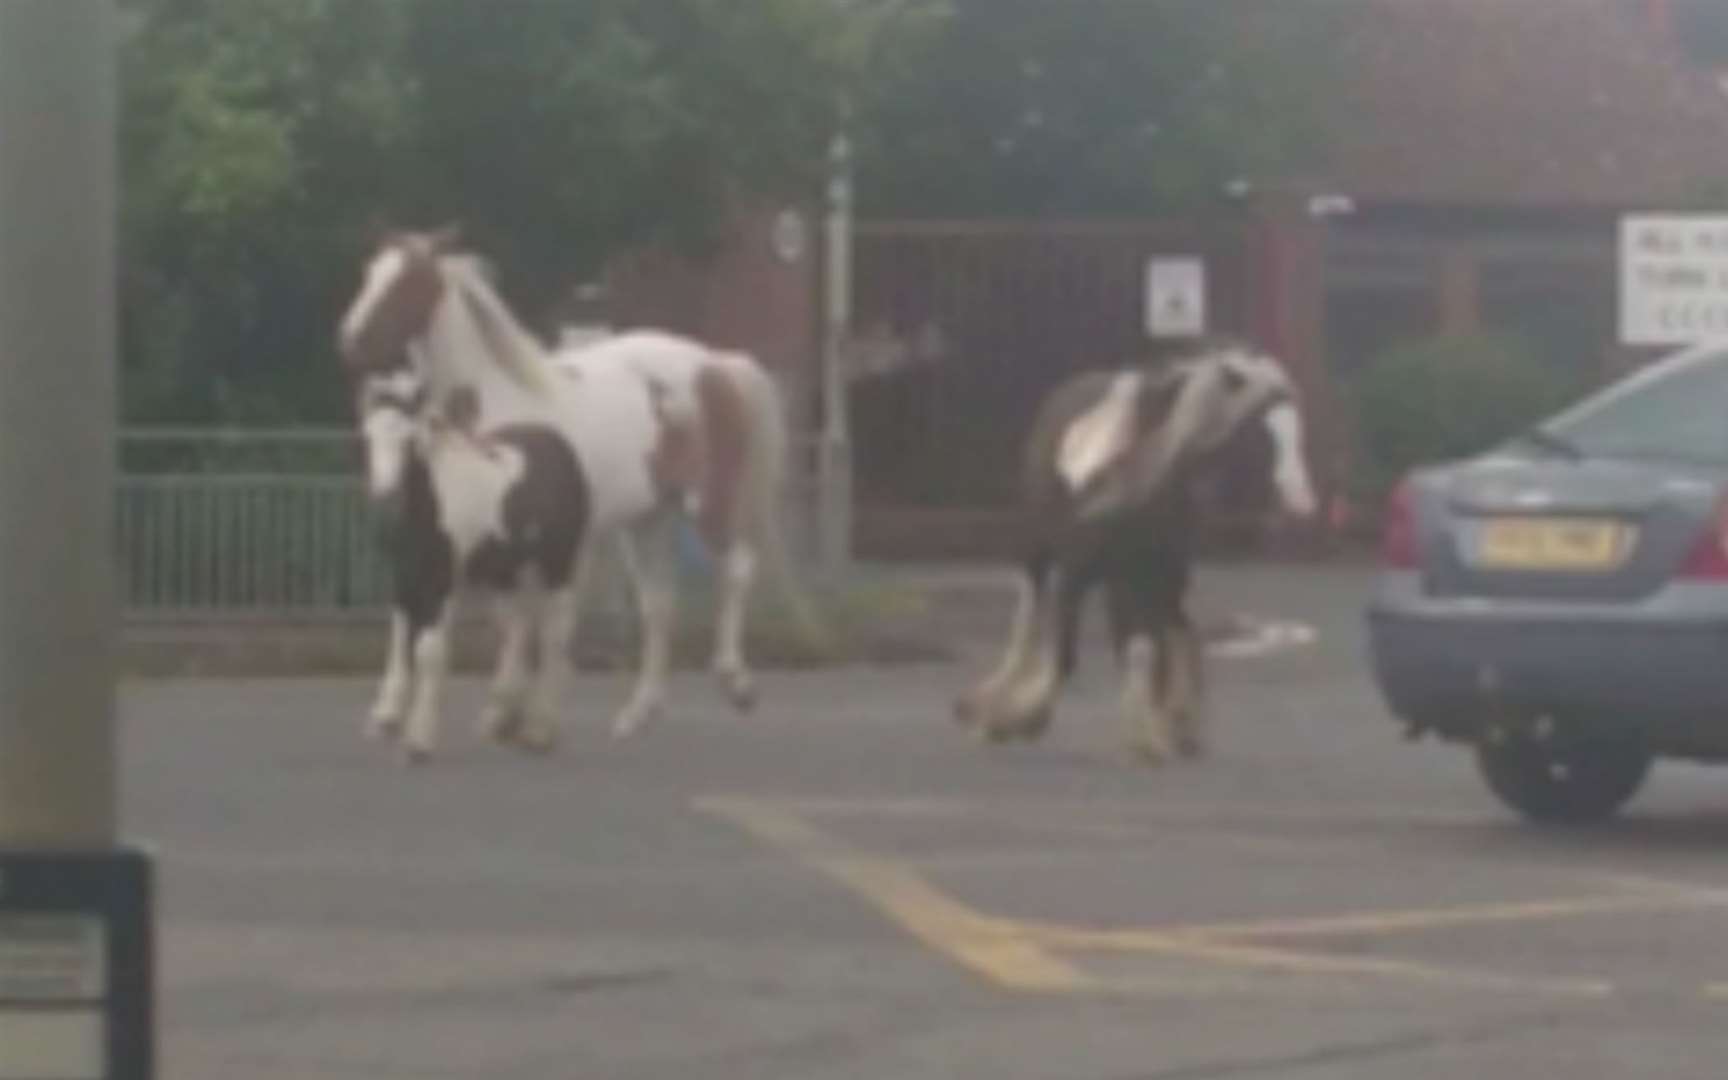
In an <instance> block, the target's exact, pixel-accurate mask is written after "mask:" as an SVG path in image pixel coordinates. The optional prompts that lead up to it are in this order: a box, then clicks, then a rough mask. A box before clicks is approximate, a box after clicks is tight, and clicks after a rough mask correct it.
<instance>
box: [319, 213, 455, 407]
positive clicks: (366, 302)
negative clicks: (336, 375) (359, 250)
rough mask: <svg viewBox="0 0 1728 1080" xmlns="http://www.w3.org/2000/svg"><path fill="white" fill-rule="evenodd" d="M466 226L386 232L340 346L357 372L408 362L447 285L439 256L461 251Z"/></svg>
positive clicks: (351, 307) (339, 337)
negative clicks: (410, 349)
mask: <svg viewBox="0 0 1728 1080" xmlns="http://www.w3.org/2000/svg"><path fill="white" fill-rule="evenodd" d="M460 242H461V229H460V227H459V226H455V225H450V226H446V227H445V228H442V229H437V230H434V231H431V232H402V231H392V232H385V233H383V234H382V235H381V236H380V237H379V238H378V241H377V243H376V245H375V247H374V249H373V252H372V255H371V258H370V259H369V260H368V261H367V263H366V270H365V273H364V275H363V277H362V280H361V284H360V291H359V293H358V294H357V295H356V296H355V297H354V301H353V302H352V303H351V304H350V305H349V306H348V311H347V312H346V314H344V315H343V317H342V324H341V329H340V331H339V332H338V334H337V346H338V348H339V350H340V352H341V354H342V362H343V365H344V367H345V368H346V369H347V370H348V372H349V374H350V375H351V376H354V377H359V376H364V375H367V374H373V373H377V372H383V371H391V370H395V369H397V368H401V367H403V366H405V365H406V364H407V362H408V348H409V345H410V344H411V343H412V342H413V341H415V340H416V339H419V338H423V337H424V336H425V335H426V333H427V331H428V330H429V329H430V327H431V323H432V317H433V314H434V313H435V312H436V311H437V310H438V305H439V304H440V303H442V302H443V300H444V295H445V292H446V289H447V286H446V284H445V281H444V275H443V273H442V270H441V269H440V265H439V260H440V259H441V258H442V257H443V256H445V255H447V254H450V253H452V252H453V251H455V250H456V248H457V246H458V245H459V244H460Z"/></svg>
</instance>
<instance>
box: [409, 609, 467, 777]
mask: <svg viewBox="0 0 1728 1080" xmlns="http://www.w3.org/2000/svg"><path fill="white" fill-rule="evenodd" d="M454 608H455V603H454V599H453V598H446V599H445V600H444V602H443V603H442V604H440V605H439V607H438V610H437V612H436V613H435V614H434V615H433V617H432V618H431V619H429V620H427V621H426V622H425V623H422V624H419V625H417V626H416V627H415V628H414V630H413V656H414V683H415V687H414V706H413V708H412V709H411V710H409V714H408V729H407V732H406V734H405V735H404V737H403V740H402V752H403V759H404V761H405V762H406V763H407V764H409V765H419V764H422V763H424V762H425V761H426V760H427V759H429V758H430V757H431V756H432V748H433V745H434V744H435V743H436V742H437V739H438V709H439V705H440V700H441V698H442V697H443V692H444V682H445V677H446V675H447V674H448V669H449V664H450V627H451V623H452V621H453V619H454Z"/></svg>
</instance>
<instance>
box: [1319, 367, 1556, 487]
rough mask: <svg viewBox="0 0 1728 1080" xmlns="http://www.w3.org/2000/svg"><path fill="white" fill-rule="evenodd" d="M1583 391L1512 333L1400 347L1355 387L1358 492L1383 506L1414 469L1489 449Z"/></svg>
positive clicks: (1370, 369) (1364, 376)
mask: <svg viewBox="0 0 1728 1080" xmlns="http://www.w3.org/2000/svg"><path fill="white" fill-rule="evenodd" d="M1578 389H1580V388H1579V387H1576V386H1574V385H1572V384H1571V382H1570V381H1569V380H1567V379H1565V378H1563V377H1561V376H1560V375H1558V374H1556V373H1555V371H1554V370H1553V369H1552V368H1550V367H1548V366H1545V365H1544V364H1542V363H1541V361H1540V360H1538V359H1537V357H1536V355H1535V353H1533V352H1532V351H1531V350H1530V348H1529V347H1528V346H1527V345H1525V344H1524V343H1523V341H1522V340H1521V339H1519V338H1517V337H1515V336H1512V335H1508V334H1502V333H1482V334H1474V335H1456V336H1442V337H1432V338H1426V339H1423V340H1421V341H1415V342H1410V343H1407V344H1404V345H1399V346H1395V347H1393V348H1392V349H1389V350H1388V351H1386V352H1385V353H1383V354H1382V355H1381V356H1380V357H1379V358H1377V359H1376V360H1375V362H1374V363H1373V364H1372V365H1371V366H1370V368H1369V369H1368V371H1367V372H1366V373H1364V375H1363V376H1362V378H1361V380H1360V381H1359V382H1358V384H1357V385H1356V387H1355V395H1354V396H1355V400H1354V406H1355V414H1356V439H1357V455H1356V456H1357V462H1356V464H1357V479H1358V483H1357V485H1356V486H1357V488H1358V491H1357V493H1358V494H1359V495H1362V496H1365V497H1368V498H1374V499H1377V498H1379V497H1381V496H1383V495H1384V494H1385V493H1386V492H1387V491H1388V490H1390V488H1391V486H1392V485H1393V484H1394V483H1396V482H1397V479H1398V478H1399V477H1400V476H1401V475H1403V473H1404V472H1405V471H1406V470H1408V469H1409V468H1411V467H1412V466H1415V465H1420V464H1426V463H1432V462H1440V461H1446V460H1450V459H1455V458H1459V457H1464V456H1468V455H1470V454H1475V453H1480V452H1482V451H1484V450H1487V449H1489V448H1490V447H1492V446H1493V445H1494V444H1495V443H1497V442H1500V441H1501V440H1504V439H1506V438H1508V437H1509V436H1511V435H1514V434H1516V433H1517V432H1518V431H1520V430H1522V429H1523V428H1525V427H1528V426H1529V425H1530V424H1532V423H1534V422H1536V421H1538V420H1540V419H1541V418H1542V417H1543V416H1544V415H1546V414H1548V413H1549V412H1552V411H1553V410H1555V409H1557V408H1559V407H1560V406H1561V405H1563V404H1565V403H1566V401H1568V400H1569V399H1570V398H1571V397H1572V396H1573V395H1574V394H1575V393H1576V392H1577V390H1578Z"/></svg>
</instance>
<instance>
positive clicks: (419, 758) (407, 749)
mask: <svg viewBox="0 0 1728 1080" xmlns="http://www.w3.org/2000/svg"><path fill="white" fill-rule="evenodd" d="M399 760H400V761H401V763H402V767H403V768H405V769H418V768H421V767H422V766H425V765H427V764H430V763H431V761H432V751H431V750H429V749H427V748H426V747H424V746H404V747H403V748H402V753H401V755H400V759H399Z"/></svg>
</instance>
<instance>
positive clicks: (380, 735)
mask: <svg viewBox="0 0 1728 1080" xmlns="http://www.w3.org/2000/svg"><path fill="white" fill-rule="evenodd" d="M361 730H362V731H363V732H364V733H365V735H366V738H368V739H370V740H372V741H373V742H395V741H396V740H398V739H400V738H401V737H402V721H401V720H400V719H398V718H396V717H394V716H389V715H384V716H380V715H378V714H377V713H373V714H372V716H371V717H370V718H369V719H368V720H367V721H366V726H365V727H364V728H362V729H361Z"/></svg>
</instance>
